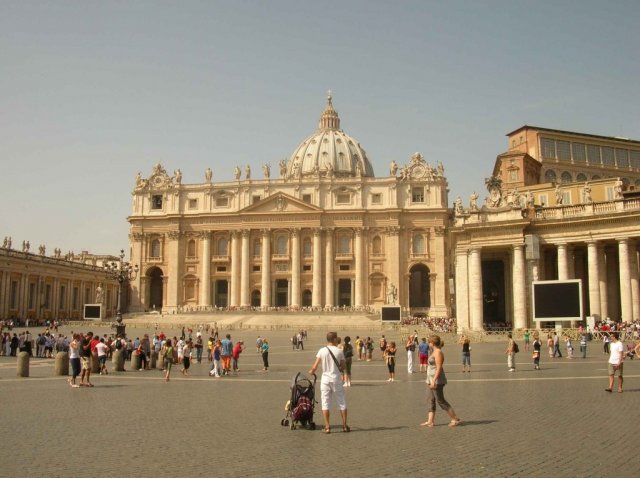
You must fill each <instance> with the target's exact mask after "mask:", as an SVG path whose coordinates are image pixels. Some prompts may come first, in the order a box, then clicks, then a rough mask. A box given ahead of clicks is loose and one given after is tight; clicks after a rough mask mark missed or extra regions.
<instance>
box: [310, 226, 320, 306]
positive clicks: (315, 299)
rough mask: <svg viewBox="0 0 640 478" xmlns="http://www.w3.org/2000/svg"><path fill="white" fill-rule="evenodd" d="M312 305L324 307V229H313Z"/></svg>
mask: <svg viewBox="0 0 640 478" xmlns="http://www.w3.org/2000/svg"><path fill="white" fill-rule="evenodd" d="M311 305H312V306H313V307H314V308H315V307H322V231H321V230H320V229H314V231H313V291H312V292H311Z"/></svg>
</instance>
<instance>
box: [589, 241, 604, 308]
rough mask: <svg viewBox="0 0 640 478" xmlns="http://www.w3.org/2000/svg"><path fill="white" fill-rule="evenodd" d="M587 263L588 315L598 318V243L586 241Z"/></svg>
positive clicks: (599, 305)
mask: <svg viewBox="0 0 640 478" xmlns="http://www.w3.org/2000/svg"><path fill="white" fill-rule="evenodd" d="M587 264H588V267H589V315H593V316H595V318H596V320H600V311H601V309H602V306H601V304H600V278H599V277H598V274H599V272H600V267H599V265H598V243H597V242H596V241H590V242H588V243H587Z"/></svg>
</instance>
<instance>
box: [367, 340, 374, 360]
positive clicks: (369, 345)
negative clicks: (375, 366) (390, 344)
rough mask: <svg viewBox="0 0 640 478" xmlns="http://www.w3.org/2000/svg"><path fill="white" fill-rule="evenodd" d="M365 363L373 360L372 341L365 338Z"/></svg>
mask: <svg viewBox="0 0 640 478" xmlns="http://www.w3.org/2000/svg"><path fill="white" fill-rule="evenodd" d="M366 345H367V352H366V353H367V362H371V360H373V339H372V338H371V337H367V342H366Z"/></svg>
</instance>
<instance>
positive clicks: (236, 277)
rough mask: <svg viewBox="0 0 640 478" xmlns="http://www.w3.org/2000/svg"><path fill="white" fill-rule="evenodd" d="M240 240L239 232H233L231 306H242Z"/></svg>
mask: <svg viewBox="0 0 640 478" xmlns="http://www.w3.org/2000/svg"><path fill="white" fill-rule="evenodd" d="M239 241H240V238H239V233H238V231H232V232H231V291H230V294H229V295H230V296H231V297H230V299H229V306H230V307H238V306H239V305H240V244H239Z"/></svg>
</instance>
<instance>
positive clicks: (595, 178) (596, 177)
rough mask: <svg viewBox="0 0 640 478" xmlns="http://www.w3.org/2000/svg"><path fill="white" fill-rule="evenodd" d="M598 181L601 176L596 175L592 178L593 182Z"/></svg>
mask: <svg viewBox="0 0 640 478" xmlns="http://www.w3.org/2000/svg"><path fill="white" fill-rule="evenodd" d="M597 179H600V176H599V175H597V174H594V175H593V176H591V181H595V180H597Z"/></svg>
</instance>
